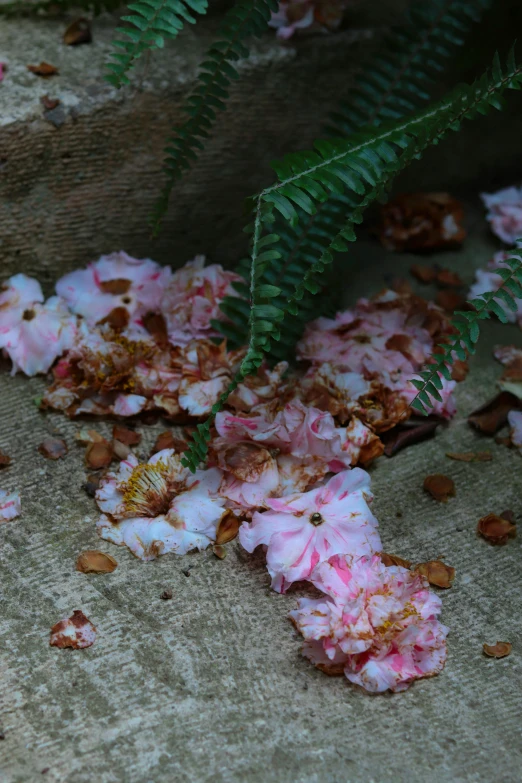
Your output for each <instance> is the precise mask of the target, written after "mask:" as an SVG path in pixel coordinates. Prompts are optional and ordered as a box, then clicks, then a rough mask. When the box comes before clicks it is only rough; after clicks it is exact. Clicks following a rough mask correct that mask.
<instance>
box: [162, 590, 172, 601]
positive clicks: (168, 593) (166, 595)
mask: <svg viewBox="0 0 522 783" xmlns="http://www.w3.org/2000/svg"><path fill="white" fill-rule="evenodd" d="M173 595H174V593H173V592H172V590H164V591H163V592H162V594H161V595H160V598H161V600H162V601H171V600H172V598H173Z"/></svg>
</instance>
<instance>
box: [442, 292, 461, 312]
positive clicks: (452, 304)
mask: <svg viewBox="0 0 522 783" xmlns="http://www.w3.org/2000/svg"><path fill="white" fill-rule="evenodd" d="M435 302H436V303H437V304H438V306H439V307H442V309H443V310H446V312H448V313H454V312H455V310H464V309H465V306H466V297H465V296H463V295H462V294H459V293H458V292H457V291H448V290H446V289H444V290H443V291H438V293H437V296H436V297H435Z"/></svg>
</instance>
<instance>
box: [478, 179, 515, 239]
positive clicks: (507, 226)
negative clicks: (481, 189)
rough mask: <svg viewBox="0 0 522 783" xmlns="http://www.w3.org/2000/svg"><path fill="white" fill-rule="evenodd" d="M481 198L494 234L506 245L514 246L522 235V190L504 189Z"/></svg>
mask: <svg viewBox="0 0 522 783" xmlns="http://www.w3.org/2000/svg"><path fill="white" fill-rule="evenodd" d="M480 197H481V199H482V201H483V203H484V206H485V207H486V209H487V210H488V212H487V215H486V219H487V220H488V222H489V225H490V227H491V230H492V232H493V233H494V234H496V236H498V237H499V238H500V239H501V240H502V241H503V242H506V244H508V245H512V244H514V242H516V240H517V239H518V238H519V237H520V236H521V235H522V188H517V187H510V188H504V189H503V190H498V191H497V192H496V193H481V194H480Z"/></svg>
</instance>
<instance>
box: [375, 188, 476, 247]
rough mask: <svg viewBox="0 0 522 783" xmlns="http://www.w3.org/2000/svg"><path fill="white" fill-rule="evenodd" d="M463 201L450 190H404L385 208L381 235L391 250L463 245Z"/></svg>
mask: <svg viewBox="0 0 522 783" xmlns="http://www.w3.org/2000/svg"><path fill="white" fill-rule="evenodd" d="M463 219H464V210H463V207H462V204H461V203H460V202H459V201H457V200H456V199H455V198H453V197H452V196H450V195H449V193H404V194H400V195H398V196H397V197H396V198H394V199H392V200H391V201H390V202H389V203H388V204H386V205H385V206H384V207H383V208H382V210H381V220H380V225H379V227H378V235H379V239H380V241H381V244H382V245H383V246H384V247H385V248H386V249H387V250H395V251H399V252H400V251H405V250H406V251H413V252H415V251H432V250H442V249H446V248H455V247H459V246H460V245H461V244H462V242H463V241H464V239H465V237H466V231H465V229H464V227H463Z"/></svg>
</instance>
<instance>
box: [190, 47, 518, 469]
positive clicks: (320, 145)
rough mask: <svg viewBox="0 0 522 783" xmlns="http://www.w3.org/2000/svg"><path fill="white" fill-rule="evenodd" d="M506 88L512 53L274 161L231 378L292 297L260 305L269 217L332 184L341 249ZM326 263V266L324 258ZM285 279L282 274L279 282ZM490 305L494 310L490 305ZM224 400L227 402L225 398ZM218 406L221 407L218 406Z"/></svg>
mask: <svg viewBox="0 0 522 783" xmlns="http://www.w3.org/2000/svg"><path fill="white" fill-rule="evenodd" d="M506 89H515V90H520V89H522V66H518V65H517V64H516V63H515V60H514V56H513V54H512V53H510V55H509V58H508V64H507V66H506V69H505V70H503V69H502V68H501V66H500V62H499V59H498V56H495V59H494V62H493V68H492V70H491V72H486V73H485V74H484V75H483V76H482V77H481V78H480V79H479V80H478V81H477V82H475V83H474V84H472V85H461V86H459V87H458V88H456V89H455V90H454V91H453V92H452V93H451V94H450V95H449V96H448V98H446V99H445V100H444V101H442V102H440V103H438V104H435V105H434V106H430V107H428V108H427V109H426V110H425V111H423V112H421V113H419V114H417V115H414V116H413V117H412V118H409V119H405V120H401V121H400V122H394V123H387V124H383V125H380V126H379V127H378V128H373V127H370V128H367V129H365V130H363V131H361V132H359V133H357V134H353V135H352V137H351V138H350V139H349V140H346V139H336V140H332V139H329V140H327V141H317V142H316V143H315V149H314V150H311V151H305V152H300V153H294V154H292V155H287V156H286V157H285V158H283V160H282V161H280V162H279V163H276V164H274V169H275V171H276V173H277V175H278V177H279V181H278V182H276V183H275V184H274V185H272V186H270V187H268V188H265V189H264V190H263V191H261V193H259V194H258V195H257V196H256V197H255V198H254V204H255V221H254V224H253V226H250V227H249V228H248V230H249V231H250V232H251V233H252V252H251V259H250V304H251V309H250V316H249V322H248V335H249V337H248V351H247V356H246V357H245V360H244V362H243V364H242V365H241V368H240V371H239V373H238V376H236V379H235V380H234V383H235V384H236V385H237V382H240V381H241V380H242V379H243V378H244V377H245V376H246V375H247V374H249V373H251V372H253V371H255V369H256V368H257V367H258V366H259V363H260V362H261V361H262V358H263V354H264V353H266V352H267V351H268V350H270V347H271V343H272V341H273V340H275V341H279V339H280V336H281V335H280V329H279V324H280V323H281V320H282V318H284V314H285V311H287V310H288V304H290V306H292V299H291V298H290V303H289V301H288V299H287V300H286V302H285V301H284V300H282V299H281V297H280V296H279V295H275V296H274V297H273V299H272V301H271V302H270V303H266V304H265V303H261V304H258V296H259V293H260V291H263V292H264V291H266V289H264V288H262V286H264V285H265V279H264V278H265V274H266V272H267V270H268V269H270V267H271V266H272V264H273V263H274V262H277V261H279V260H280V258H281V253H280V251H279V250H278V249H277V246H276V244H277V242H278V240H279V235H278V234H277V233H276V232H275V231H274V229H273V226H274V215H275V213H279V214H280V215H282V217H283V218H284V219H285V220H286V221H287V222H289V223H291V224H294V225H295V224H298V223H299V220H300V215H299V213H298V211H297V209H299V210H300V211H301V212H304V213H307V214H309V215H314V214H315V213H316V212H317V208H318V205H319V204H320V203H321V202H322V201H325V200H327V199H328V192H329V191H331V187H332V185H335V189H336V190H339V189H341V190H343V191H344V193H345V196H346V198H347V199H348V200H349V201H351V202H352V203H353V204H354V208H353V210H352V213H351V215H350V216H349V221H348V224H347V225H346V226H345V228H344V229H343V230H342V231H343V233H342V235H341V236H340V237H337V240H335V239H334V243H333V244H332V243H330V248H329V253H332V252H335V251H336V250H345V249H346V241H352V240H353V233H352V230H351V229H352V228H353V225H355V224H357V223H359V222H361V219H362V210H363V209H364V208H365V207H366V206H367V205H368V204H369V203H370V202H371V201H372V200H374V199H375V198H377V197H380V196H381V195H382V193H383V191H384V190H385V188H386V187H387V186H388V184H389V183H390V182H391V180H392V179H393V177H394V176H395V175H396V174H397V172H398V171H400V170H401V169H402V168H404V166H405V165H407V164H408V163H409V162H411V160H413V159H414V158H418V157H419V156H420V155H421V154H422V152H423V151H424V150H425V149H426V147H428V146H429V145H430V144H434V143H438V142H439V141H440V140H441V139H442V138H444V136H445V135H446V133H447V132H448V131H449V130H458V129H459V128H460V125H461V123H462V121H463V120H464V119H472V118H474V117H476V116H477V115H479V114H486V113H487V112H488V111H489V110H490V109H491V108H496V109H499V108H501V106H502V94H503V92H504V91H505V90H506ZM352 200H353V201H352ZM265 231H266V235H265V233H264V232H265ZM324 258H325V256H324V254H322V255H321V257H320V258H319V263H317V258H316V259H314V261H313V262H312V264H311V270H310V274H309V275H308V276H307V277H306V278H305V279H306V283H305V281H301V280H299V281H297V282H296V284H295V294H294V300H296V301H298V297H299V295H300V292H301V291H302V290H303V289H304V290H307V291H309V292H310V293H312V294H314V293H315V292H316V291H317V289H318V287H319V285H320V283H319V281H318V279H316V276H319V275H320V273H321V272H322V271H323V268H324V264H323V263H322V260H324ZM326 260H327V261H329V257H328V258H327V259H326ZM289 274H290V272H289V271H288V269H287V271H286V272H285V278H286V277H288V275H289ZM275 287H276V288H278V286H277V285H276V286H275ZM489 306H490V309H491V308H492V307H493V305H492V304H491V303H490V305H489ZM234 388H235V387H234ZM423 393H424V392H423ZM224 398H225V400H226V394H225V395H224ZM421 400H423V397H422V396H421ZM215 407H216V406H215ZM217 407H218V409H219V403H218V404H217ZM200 446H201V444H200ZM185 458H186V460H187V464H188V465H190V467H191V468H192V469H193V468H194V466H195V465H196V459H200V458H201V448H199V449H198V450H197V451H196V452H193V451H192V448H189V450H188V451H187V452H186V454H185Z"/></svg>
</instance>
